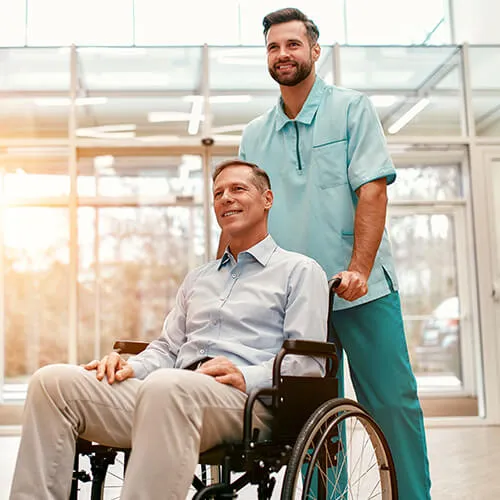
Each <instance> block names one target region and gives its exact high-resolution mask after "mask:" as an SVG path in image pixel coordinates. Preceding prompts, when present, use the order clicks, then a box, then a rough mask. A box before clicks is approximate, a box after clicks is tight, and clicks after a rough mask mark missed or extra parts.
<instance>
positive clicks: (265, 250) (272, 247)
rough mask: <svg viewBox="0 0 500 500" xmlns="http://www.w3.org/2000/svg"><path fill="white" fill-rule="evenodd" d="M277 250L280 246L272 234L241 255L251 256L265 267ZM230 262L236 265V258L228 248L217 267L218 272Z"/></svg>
mask: <svg viewBox="0 0 500 500" xmlns="http://www.w3.org/2000/svg"><path fill="white" fill-rule="evenodd" d="M277 248H278V245H276V243H275V241H274V240H273V238H272V236H271V235H270V234H268V235H267V236H266V237H265V238H264V239H263V240H261V241H259V243H257V244H256V245H254V246H253V247H251V248H249V249H248V250H245V251H244V252H241V253H240V254H239V255H240V256H242V255H244V254H249V255H251V256H252V257H253V258H254V259H255V260H256V261H257V262H259V263H260V264H261V265H262V266H264V267H265V266H266V265H267V263H268V262H269V260H270V259H271V256H272V255H273V253H274V252H275V251H276V249H277ZM229 262H231V263H233V264H235V263H236V262H235V260H234V257H233V256H232V254H231V252H230V251H229V247H227V248H226V250H225V251H224V254H223V255H222V258H221V260H220V262H219V266H218V267H217V270H220V268H221V267H223V266H225V265H226V264H227V263H229Z"/></svg>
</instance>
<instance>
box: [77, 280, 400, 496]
mask: <svg viewBox="0 0 500 500" xmlns="http://www.w3.org/2000/svg"><path fill="white" fill-rule="evenodd" d="M336 285H338V281H335V282H330V308H329V313H328V338H329V339H333V324H332V321H331V314H332V306H333V296H334V288H335V287H336ZM146 346H147V343H146V342H137V341H117V342H115V344H114V346H113V347H114V349H115V350H116V351H118V352H119V353H121V354H138V353H139V352H141V351H142V350H144V349H145V347H146ZM287 355H305V356H313V357H319V358H324V359H325V360H326V370H325V375H324V376H323V377H293V376H284V375H282V374H281V365H282V362H283V359H284V358H285V356H287ZM337 369H338V357H337V353H336V346H335V344H334V343H333V342H313V341H306V340H286V341H285V342H284V343H283V347H282V349H281V350H280V351H279V353H278V354H277V356H276V358H275V360H274V365H273V385H272V387H271V388H265V389H256V390H254V391H252V392H251V393H250V394H249V396H248V399H247V401H246V404H245V409H244V422H243V439H242V441H241V442H240V443H231V444H221V445H218V446H216V447H214V448H212V449H210V450H208V451H206V452H204V453H201V454H200V457H199V464H201V465H202V477H201V479H200V478H199V477H197V476H196V475H195V476H194V478H193V483H192V485H193V487H194V488H195V489H196V491H197V492H196V493H195V495H194V496H193V500H202V499H206V498H216V499H221V500H222V499H230V498H231V499H232V498H236V493H237V492H238V491H239V490H241V489H242V488H243V487H244V486H246V485H247V484H254V485H257V486H258V500H268V499H270V498H271V494H272V491H273V488H274V484H275V478H274V477H271V474H273V473H275V472H278V471H279V470H280V469H281V468H282V467H283V466H286V465H288V464H289V462H290V461H292V462H293V463H294V467H295V468H296V469H297V471H296V474H300V471H301V467H302V465H301V463H300V459H299V458H298V456H299V454H300V453H299V452H301V453H302V454H304V450H303V449H302V450H300V449H297V450H296V451H295V452H294V447H295V448H297V445H299V444H300V443H303V442H305V441H307V438H308V436H307V432H306V435H304V431H305V430H307V429H308V428H311V427H312V428H314V425H316V424H315V421H316V420H318V419H317V418H316V417H318V416H321V414H322V413H323V414H325V412H326V413H327V412H328V411H330V412H333V413H331V414H332V418H333V417H335V418H334V419H333V423H332V424H330V426H329V427H328V432H330V433H332V432H338V431H335V430H333V431H332V430H331V429H334V428H333V427H332V426H333V425H334V424H335V423H337V424H338V422H341V421H342V420H343V419H345V418H349V417H354V418H362V419H363V422H364V423H363V425H364V426H365V427H367V426H368V427H370V431H369V434H370V433H371V439H375V440H376V442H377V443H378V444H377V447H378V455H380V456H378V455H377V459H378V460H379V468H380V470H381V474H386V475H387V478H386V480H387V481H388V484H389V493H388V494H386V496H384V497H382V498H383V500H396V499H397V498H398V496H397V483H396V477H395V469H394V463H393V461H392V457H391V454H390V450H389V446H388V445H387V442H386V440H385V438H384V436H383V433H382V431H381V430H380V428H378V426H377V424H376V423H375V422H374V421H373V419H372V418H371V417H370V416H369V415H368V414H367V413H366V412H365V410H364V409H363V408H362V407H361V406H360V405H359V404H357V403H355V402H353V401H349V400H346V399H337V397H338V381H337V379H336V378H335V375H336V372H337ZM262 398H268V399H270V401H271V406H270V408H271V411H272V412H273V420H272V429H271V431H272V432H271V434H272V438H271V440H270V441H259V440H258V429H252V411H253V407H254V404H255V402H256V401H257V400H258V399H261V400H262ZM335 412H337V413H335ZM368 427H367V429H366V430H367V431H368ZM322 439H323V441H324V439H325V438H322ZM299 442H300V443H299ZM328 446H333V447H335V445H330V444H328ZM336 446H337V448H336V449H333V452H334V453H335V454H336V453H337V452H338V451H339V447H340V445H339V444H337V445H336ZM298 448H300V446H298ZM118 452H124V453H125V463H124V468H126V465H127V461H128V456H129V453H130V450H126V449H116V448H112V447H107V446H103V445H98V444H93V443H89V442H88V441H86V440H84V439H81V438H79V439H78V441H77V446H76V453H75V463H74V472H73V481H72V487H71V494H70V500H76V499H77V497H78V482H79V481H84V482H85V481H92V490H91V500H101V499H102V498H103V488H104V481H105V477H106V472H107V469H108V467H109V465H111V464H113V463H114V461H115V457H116V455H117V453H118ZM79 455H87V456H89V458H90V464H91V473H92V477H90V475H89V474H88V473H87V472H85V471H79ZM320 460H325V458H324V457H323V458H321V457H320ZM334 465H335V464H334ZM205 466H211V467H214V466H215V467H218V470H219V475H220V482H218V483H216V484H208V481H207V477H206V468H205ZM232 472H236V473H238V472H242V473H243V475H241V476H240V477H238V478H237V479H236V480H235V481H233V482H231V473H232ZM287 473H288V471H287ZM285 480H286V478H285ZM310 480H311V478H309V481H310ZM288 482H289V483H290V480H289V481H288ZM318 484H319V481H318ZM325 488H326V485H325ZM318 497H319V498H326V496H325V492H324V491H323V493H321V491H320V492H319V496H318ZM281 498H282V500H289V499H290V498H292V496H290V493H284V492H282V497H281ZM307 498H309V497H307Z"/></svg>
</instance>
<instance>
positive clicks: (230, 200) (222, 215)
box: [213, 165, 273, 248]
mask: <svg viewBox="0 0 500 500" xmlns="http://www.w3.org/2000/svg"><path fill="white" fill-rule="evenodd" d="M213 196H214V210H215V216H216V218H217V222H218V224H219V226H220V227H221V229H222V230H223V231H224V233H225V234H227V235H228V236H229V239H230V241H231V246H233V241H236V240H239V241H240V244H239V246H245V244H248V246H247V248H250V247H251V246H253V245H254V244H256V243H257V242H258V241H260V240H261V239H263V238H265V237H266V235H267V215H268V212H269V209H270V208H271V206H272V204H273V194H272V192H271V190H270V189H264V190H262V189H261V188H260V187H258V184H257V183H256V180H255V177H254V174H253V170H252V169H251V168H250V167H247V166H244V165H235V166H228V167H226V168H225V169H224V170H222V172H221V173H220V174H219V175H218V176H217V178H216V179H215V181H214V187H213ZM253 241H255V243H252V242H253Z"/></svg>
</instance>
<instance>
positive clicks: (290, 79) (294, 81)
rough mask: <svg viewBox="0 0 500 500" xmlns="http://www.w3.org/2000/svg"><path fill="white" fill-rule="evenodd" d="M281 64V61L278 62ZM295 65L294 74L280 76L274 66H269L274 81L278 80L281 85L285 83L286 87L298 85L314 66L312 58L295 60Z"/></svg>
mask: <svg viewBox="0 0 500 500" xmlns="http://www.w3.org/2000/svg"><path fill="white" fill-rule="evenodd" d="M277 64H280V63H277ZM277 64H275V66H276V65H277ZM293 64H294V65H295V68H296V71H295V73H294V74H292V75H287V76H280V75H279V74H278V72H277V71H276V70H275V69H274V67H271V66H269V68H268V69H269V74H270V75H271V77H272V78H273V80H274V81H276V82H278V83H279V84H280V85H284V86H286V87H293V86H295V85H298V84H299V83H300V82H303V81H304V80H305V79H306V78H307V77H308V76H309V75H310V74H311V71H312V68H313V62H312V59H309V61H306V62H302V63H298V62H295V61H294V62H293Z"/></svg>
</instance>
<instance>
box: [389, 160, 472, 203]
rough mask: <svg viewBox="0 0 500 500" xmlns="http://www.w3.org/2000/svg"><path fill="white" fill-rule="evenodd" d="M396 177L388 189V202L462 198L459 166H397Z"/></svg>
mask: <svg viewBox="0 0 500 500" xmlns="http://www.w3.org/2000/svg"><path fill="white" fill-rule="evenodd" d="M397 175H398V179H397V181H396V182H395V183H394V184H391V185H390V186H389V188H388V194H389V199H390V201H406V200H412V201H417V200H429V201H444V200H456V199H461V198H462V197H463V192H462V174H461V169H460V166H459V165H439V166H418V165H411V166H405V167H402V166H398V169H397Z"/></svg>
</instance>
